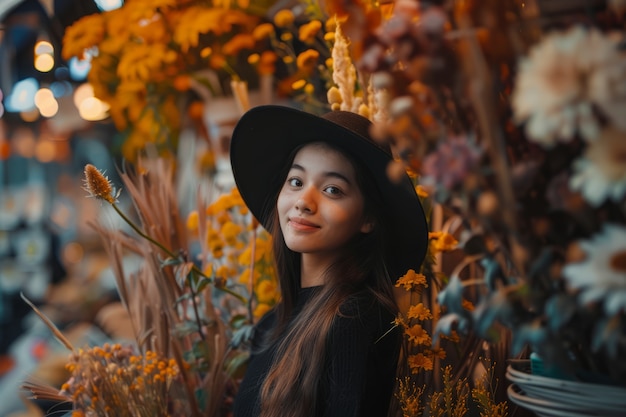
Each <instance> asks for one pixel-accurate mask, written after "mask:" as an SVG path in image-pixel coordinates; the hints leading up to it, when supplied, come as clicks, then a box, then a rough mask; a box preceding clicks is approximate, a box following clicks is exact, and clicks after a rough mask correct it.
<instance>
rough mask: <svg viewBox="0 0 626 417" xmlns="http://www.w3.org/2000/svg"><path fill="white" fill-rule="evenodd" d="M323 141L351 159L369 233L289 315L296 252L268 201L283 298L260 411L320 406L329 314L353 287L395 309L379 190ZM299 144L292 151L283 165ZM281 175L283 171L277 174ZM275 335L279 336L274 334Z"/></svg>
mask: <svg viewBox="0 0 626 417" xmlns="http://www.w3.org/2000/svg"><path fill="white" fill-rule="evenodd" d="M324 143H325V142H324ZM325 144H326V143H325ZM327 145H328V146H330V147H331V148H333V149H336V150H337V151H339V152H340V153H341V154H342V155H344V156H345V157H346V158H348V160H350V162H351V163H352V166H353V167H354V170H355V172H356V180H357V185H358V187H359V189H360V190H361V193H362V195H363V199H364V211H365V213H364V214H365V218H367V219H371V220H372V221H373V224H374V227H373V230H372V231H371V232H370V233H357V235H356V236H355V237H354V238H353V239H352V240H351V241H350V242H349V243H348V245H347V246H346V248H345V249H344V253H342V256H341V257H340V258H339V260H338V261H337V262H335V263H334V264H333V265H332V266H331V267H330V268H329V270H328V271H326V276H325V284H324V285H323V286H322V287H321V288H320V290H319V292H317V293H316V294H315V295H314V296H313V298H312V299H311V300H310V301H309V302H308V303H307V304H306V306H305V307H304V308H303V309H302V311H301V312H300V313H299V314H298V315H297V316H296V317H295V318H293V317H292V313H293V309H294V306H295V304H296V298H297V295H298V291H299V290H300V266H301V255H300V254H299V253H296V252H293V251H291V250H290V249H289V248H287V246H286V244H285V241H284V237H283V234H282V231H281V229H280V224H279V221H278V214H277V212H276V202H277V198H278V196H277V195H276V200H274V201H272V202H270V203H272V204H273V206H272V209H271V218H270V219H271V225H270V229H271V230H270V232H271V234H272V236H273V246H274V248H273V249H274V257H275V262H276V269H277V273H278V280H279V285H280V289H281V294H282V301H281V303H280V304H279V305H278V307H277V316H278V324H277V327H276V330H275V332H274V337H275V339H274V340H280V341H279V342H278V347H277V351H276V355H275V358H276V359H275V361H274V363H273V364H272V367H271V368H270V371H269V373H268V375H267V377H266V379H265V382H264V384H263V387H262V389H261V417H276V416H281V417H306V416H315V415H316V413H317V412H319V410H317V409H316V407H317V406H318V396H319V381H320V380H321V379H322V372H323V370H324V361H325V359H326V358H325V353H326V343H327V335H328V333H329V331H330V329H331V326H332V324H333V320H334V319H335V317H337V315H339V314H341V313H340V306H341V305H342V304H343V303H344V302H345V301H346V300H348V299H349V298H350V297H351V296H352V295H354V294H355V293H356V292H357V291H361V290H365V291H367V292H369V293H371V294H372V295H373V296H374V298H375V299H376V300H378V302H379V303H380V304H381V305H382V306H383V307H384V308H386V309H388V310H389V311H390V312H392V313H393V314H394V315H395V314H397V310H398V307H397V305H396V302H395V299H394V296H393V291H392V283H391V280H390V277H389V274H388V272H387V269H386V266H385V258H384V254H385V232H386V230H388V229H387V228H386V227H385V224H384V223H385V216H384V215H383V201H382V198H381V196H380V192H379V191H378V189H377V188H376V185H375V182H374V180H373V179H371V178H370V175H369V173H368V171H367V169H366V168H365V167H364V166H362V165H361V164H360V163H359V162H358V161H355V160H354V158H351V157H350V155H349V154H347V153H346V152H344V151H342V150H340V149H337V148H335V147H333V146H332V145H330V144H327ZM298 150H299V149H297V150H296V151H294V153H293V154H292V158H291V159H290V161H289V163H288V164H287V169H288V168H289V167H290V166H291V162H292V161H293V158H294V157H295V154H296V153H297V151H298ZM286 175H287V172H285V173H284V175H283V176H282V177H281V178H283V179H284V178H286ZM281 185H282V184H281ZM277 194H278V193H277ZM290 320H292V321H291V322H290ZM279 335H281V336H282V338H280V339H277V338H278V336H279Z"/></svg>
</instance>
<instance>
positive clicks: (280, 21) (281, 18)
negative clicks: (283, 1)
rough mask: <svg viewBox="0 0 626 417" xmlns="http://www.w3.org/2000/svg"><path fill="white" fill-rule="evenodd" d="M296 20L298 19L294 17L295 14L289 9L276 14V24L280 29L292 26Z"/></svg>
mask: <svg viewBox="0 0 626 417" xmlns="http://www.w3.org/2000/svg"><path fill="white" fill-rule="evenodd" d="M294 20H296V17H295V16H294V15H293V12H292V11H291V10H287V9H282V10H279V11H278V13H276V15H275V16H274V23H275V24H276V26H278V27H279V28H284V27H287V26H289V25H291V24H292V23H293V22H294Z"/></svg>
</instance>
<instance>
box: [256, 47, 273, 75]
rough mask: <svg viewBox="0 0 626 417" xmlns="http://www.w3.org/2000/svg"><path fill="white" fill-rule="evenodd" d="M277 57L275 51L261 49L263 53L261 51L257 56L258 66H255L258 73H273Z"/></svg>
mask: <svg viewBox="0 0 626 417" xmlns="http://www.w3.org/2000/svg"><path fill="white" fill-rule="evenodd" d="M277 59H278V56H277V55H276V53H275V52H273V51H263V53H261V57H260V58H259V66H258V67H257V71H258V72H259V74H261V75H263V74H265V75H267V74H273V73H274V71H275V69H276V60H277Z"/></svg>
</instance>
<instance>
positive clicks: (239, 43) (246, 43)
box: [222, 33, 256, 56]
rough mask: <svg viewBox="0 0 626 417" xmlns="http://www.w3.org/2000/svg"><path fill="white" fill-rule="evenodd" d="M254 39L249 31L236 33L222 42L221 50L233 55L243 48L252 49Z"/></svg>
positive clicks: (254, 42)
mask: <svg viewBox="0 0 626 417" xmlns="http://www.w3.org/2000/svg"><path fill="white" fill-rule="evenodd" d="M255 44H256V40H255V39H254V37H253V36H252V35H251V34H249V33H238V34H237V35H235V36H233V38H232V39H231V40H229V41H228V42H226V43H225V44H224V47H223V48H222V52H223V53H224V54H226V55H229V56H235V55H237V54H238V53H239V51H242V50H244V49H252V48H254V45H255Z"/></svg>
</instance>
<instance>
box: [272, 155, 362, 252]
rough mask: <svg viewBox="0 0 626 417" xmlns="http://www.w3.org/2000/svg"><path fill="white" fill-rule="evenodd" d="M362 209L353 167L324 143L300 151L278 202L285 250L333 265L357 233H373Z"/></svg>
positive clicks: (360, 195)
mask: <svg viewBox="0 0 626 417" xmlns="http://www.w3.org/2000/svg"><path fill="white" fill-rule="evenodd" d="M363 207H364V202H363V195H362V194H361V190H360V189H359V187H358V185H357V181H356V174H355V171H354V167H353V166H352V164H351V163H350V161H349V160H348V159H347V158H346V157H345V156H343V155H342V154H341V153H340V152H338V151H336V150H335V149H333V148H331V147H329V146H328V145H326V144H324V143H312V144H308V145H306V146H304V147H303V148H302V149H300V150H299V151H298V153H297V154H296V157H295V158H294V161H293V164H292V166H291V168H290V170H289V173H288V174H287V179H286V180H285V183H284V185H283V188H282V189H281V191H280V193H279V195H278V203H277V210H278V218H279V221H280V227H281V230H282V233H283V236H284V239H285V243H286V245H287V247H288V248H289V249H291V250H292V251H294V252H299V253H302V254H313V255H315V256H316V257H317V258H318V261H324V260H327V261H332V259H333V258H335V257H336V256H338V255H339V254H340V251H341V249H342V248H343V247H344V246H345V244H346V243H347V242H348V241H349V240H350V239H351V238H352V237H353V236H354V235H355V234H356V233H359V232H363V233H367V232H369V231H370V230H371V225H370V224H369V223H368V222H366V219H365V216H364V208H363ZM320 257H321V258H320Z"/></svg>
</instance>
